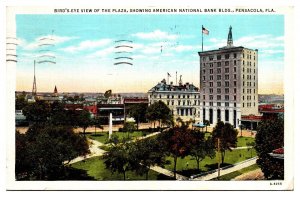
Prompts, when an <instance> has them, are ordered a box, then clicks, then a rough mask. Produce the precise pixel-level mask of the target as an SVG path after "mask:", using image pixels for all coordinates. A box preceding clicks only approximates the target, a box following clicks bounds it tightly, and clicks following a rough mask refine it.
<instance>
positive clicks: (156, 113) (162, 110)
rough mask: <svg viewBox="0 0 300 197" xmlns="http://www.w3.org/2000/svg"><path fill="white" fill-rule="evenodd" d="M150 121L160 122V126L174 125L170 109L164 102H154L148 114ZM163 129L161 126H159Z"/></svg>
mask: <svg viewBox="0 0 300 197" xmlns="http://www.w3.org/2000/svg"><path fill="white" fill-rule="evenodd" d="M146 118H147V119H148V120H149V121H159V122H160V124H161V123H163V124H167V125H169V126H172V125H174V123H173V116H172V113H171V110H170V109H169V107H168V106H167V105H166V104H165V103H164V102H162V101H158V102H154V103H153V104H152V105H150V106H149V107H148V109H147V112H146ZM159 126H160V127H161V125H159Z"/></svg>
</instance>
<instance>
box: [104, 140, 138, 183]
mask: <svg viewBox="0 0 300 197" xmlns="http://www.w3.org/2000/svg"><path fill="white" fill-rule="evenodd" d="M133 148H135V146H134V145H133V143H124V144H117V145H113V146H112V147H111V148H110V149H109V151H107V152H106V153H105V154H104V156H103V158H104V160H105V161H104V164H105V166H106V168H108V169H110V170H111V172H112V173H114V172H118V173H122V174H123V179H124V180H126V172H127V171H129V170H131V169H133V167H132V166H133V163H134V158H133V157H132V156H131V154H130V153H132V152H133V150H132V149H133Z"/></svg>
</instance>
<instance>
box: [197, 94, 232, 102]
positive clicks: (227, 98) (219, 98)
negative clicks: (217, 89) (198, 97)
mask: <svg viewBox="0 0 300 197" xmlns="http://www.w3.org/2000/svg"><path fill="white" fill-rule="evenodd" d="M205 96H206V95H203V100H205V98H206V97H205ZM232 98H233V100H234V101H236V95H233V97H232ZM209 100H214V95H209ZM217 100H222V95H217ZM224 100H226V101H229V95H224Z"/></svg>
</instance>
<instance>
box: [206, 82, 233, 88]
mask: <svg viewBox="0 0 300 197" xmlns="http://www.w3.org/2000/svg"><path fill="white" fill-rule="evenodd" d="M202 83H203V87H205V86H206V82H202ZM229 84H230V83H229V81H225V83H224V85H225V87H229ZM236 84H237V82H236V81H233V86H236ZM221 86H222V81H217V87H221ZM209 87H214V82H212V81H210V82H209Z"/></svg>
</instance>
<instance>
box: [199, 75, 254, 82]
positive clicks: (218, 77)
mask: <svg viewBox="0 0 300 197" xmlns="http://www.w3.org/2000/svg"><path fill="white" fill-rule="evenodd" d="M243 77H244V76H243ZM202 78H203V81H205V80H206V76H203V77H202ZM224 79H225V80H229V75H224ZM233 79H236V74H234V75H233ZM254 79H255V78H254ZM209 80H214V75H210V76H209ZM217 80H222V75H217Z"/></svg>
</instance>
